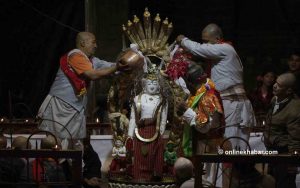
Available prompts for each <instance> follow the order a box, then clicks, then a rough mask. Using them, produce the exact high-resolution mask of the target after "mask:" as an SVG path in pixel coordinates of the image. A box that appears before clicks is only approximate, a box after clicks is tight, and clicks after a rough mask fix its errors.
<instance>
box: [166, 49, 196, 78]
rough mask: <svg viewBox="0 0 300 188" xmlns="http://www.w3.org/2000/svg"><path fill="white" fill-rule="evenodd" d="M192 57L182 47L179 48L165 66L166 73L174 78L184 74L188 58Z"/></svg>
mask: <svg viewBox="0 0 300 188" xmlns="http://www.w3.org/2000/svg"><path fill="white" fill-rule="evenodd" d="M191 57H192V55H191V54H189V53H186V52H184V51H183V49H182V48H179V49H178V50H177V51H176V52H175V54H174V56H173V58H172V60H171V62H170V63H169V64H168V66H167V70H166V72H165V73H166V74H167V75H168V76H169V77H170V78H171V79H172V80H176V79H178V78H179V77H182V76H184V75H185V74H186V73H187V70H188V66H189V59H190V58H191Z"/></svg>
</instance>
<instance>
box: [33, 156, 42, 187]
mask: <svg viewBox="0 0 300 188" xmlns="http://www.w3.org/2000/svg"><path fill="white" fill-rule="evenodd" d="M43 173H44V169H43V168H42V167H41V159H35V160H34V161H32V179H33V180H34V181H37V182H41V181H42V178H43V177H42V174H43Z"/></svg>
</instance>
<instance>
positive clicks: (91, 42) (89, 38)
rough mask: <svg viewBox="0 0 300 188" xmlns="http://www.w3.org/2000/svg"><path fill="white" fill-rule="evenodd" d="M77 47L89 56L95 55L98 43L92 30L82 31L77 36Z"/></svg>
mask: <svg viewBox="0 0 300 188" xmlns="http://www.w3.org/2000/svg"><path fill="white" fill-rule="evenodd" d="M76 48H78V49H79V50H81V51H82V52H83V53H85V54H86V55H87V56H88V57H91V56H92V55H94V53H95V51H96V48H97V43H96V37H95V35H94V34H93V33H90V32H80V33H78V34H77V36H76Z"/></svg>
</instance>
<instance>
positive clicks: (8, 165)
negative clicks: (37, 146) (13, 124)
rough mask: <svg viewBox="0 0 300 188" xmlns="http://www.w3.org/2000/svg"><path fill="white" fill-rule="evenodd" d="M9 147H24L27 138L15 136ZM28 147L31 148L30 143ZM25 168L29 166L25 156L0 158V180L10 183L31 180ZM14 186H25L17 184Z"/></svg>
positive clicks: (16, 148)
mask: <svg viewBox="0 0 300 188" xmlns="http://www.w3.org/2000/svg"><path fill="white" fill-rule="evenodd" d="M5 146H6V144H5ZM11 147H12V149H15V150H22V149H26V148H27V138H26V137H24V136H18V137H16V138H15V139H14V140H13V142H12V145H11ZM28 148H29V149H30V148H31V145H30V144H29V145H28ZM27 168H30V165H28V160H27V159H26V158H0V181H3V182H11V183H21V182H29V181H31V176H30V174H27V170H28V169H27ZM29 170H30V169H29ZM16 187H27V186H25V185H21V184H19V185H17V186H16Z"/></svg>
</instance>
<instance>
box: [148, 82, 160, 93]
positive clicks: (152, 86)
mask: <svg viewBox="0 0 300 188" xmlns="http://www.w3.org/2000/svg"><path fill="white" fill-rule="evenodd" d="M145 88H146V93H148V94H150V95H153V94H157V93H159V84H158V81H157V80H146V83H145Z"/></svg>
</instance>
